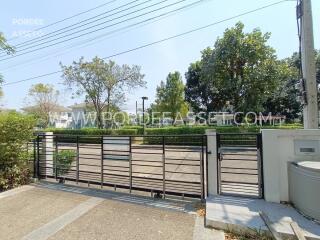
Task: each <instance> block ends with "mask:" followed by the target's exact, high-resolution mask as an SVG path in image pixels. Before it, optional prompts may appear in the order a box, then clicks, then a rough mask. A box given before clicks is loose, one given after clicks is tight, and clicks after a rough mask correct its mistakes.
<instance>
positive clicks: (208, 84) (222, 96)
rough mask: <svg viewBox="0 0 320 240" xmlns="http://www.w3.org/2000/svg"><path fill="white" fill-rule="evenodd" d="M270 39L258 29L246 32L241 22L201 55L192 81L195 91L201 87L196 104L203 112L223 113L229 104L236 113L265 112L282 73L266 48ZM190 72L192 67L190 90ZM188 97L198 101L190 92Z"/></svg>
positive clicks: (268, 35) (187, 76) (270, 50)
mask: <svg viewBox="0 0 320 240" xmlns="http://www.w3.org/2000/svg"><path fill="white" fill-rule="evenodd" d="M269 38H270V34H269V33H265V34H264V33H262V32H261V31H260V30H259V29H254V30H253V31H252V32H249V33H245V32H244V25H243V24H242V23H241V22H238V23H237V24H236V25H235V26H234V27H232V28H230V29H226V31H225V32H224V34H223V36H222V37H221V38H218V39H217V40H216V42H215V44H214V47H213V48H212V50H211V54H207V53H208V52H209V51H208V50H207V51H205V53H203V54H202V55H203V56H202V59H201V61H200V63H199V65H198V66H199V67H200V68H201V69H197V75H196V76H197V78H196V80H194V79H193V81H195V82H196V83H197V84H198V85H197V84H195V86H196V87H195V88H193V90H194V92H197V86H200V96H198V100H197V101H198V103H200V106H201V105H203V106H204V107H203V109H205V110H206V111H221V110H222V109H223V108H224V107H225V106H226V105H228V104H230V105H231V106H232V107H233V110H234V111H244V112H248V111H261V110H263V103H264V102H265V101H266V100H267V99H268V96H269V95H270V94H272V93H273V92H274V91H275V89H276V88H277V86H278V85H279V77H278V76H279V72H280V71H281V69H279V67H278V64H279V62H278V61H277V59H276V55H275V50H274V49H273V48H271V47H270V46H268V45H267V41H268V40H269ZM209 53H210V52H209ZM190 72H191V73H192V72H194V69H191V71H190V68H189V71H188V73H187V75H186V78H187V89H188V86H189V83H190V82H191V80H192V79H191V78H190V77H189V76H191V75H190ZM193 85H194V84H193ZM203 92H205V94H203ZM186 94H187V96H186V99H188V101H189V102H190V99H191V100H192V99H197V97H196V96H195V97H192V96H191V97H190V91H186ZM191 103H192V101H191ZM198 103H197V102H196V104H198Z"/></svg>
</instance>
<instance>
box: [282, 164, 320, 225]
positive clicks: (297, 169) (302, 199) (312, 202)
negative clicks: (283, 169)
mask: <svg viewBox="0 0 320 240" xmlns="http://www.w3.org/2000/svg"><path fill="white" fill-rule="evenodd" d="M288 168H289V169H288V174H289V196H290V201H291V202H292V203H293V205H294V206H295V207H296V208H297V209H298V210H300V211H301V212H302V213H304V214H305V215H307V216H309V217H311V218H313V219H315V220H317V221H320V162H319V161H318V162H317V161H304V162H290V163H289V164H288Z"/></svg>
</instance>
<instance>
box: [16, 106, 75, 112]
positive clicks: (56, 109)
mask: <svg viewBox="0 0 320 240" xmlns="http://www.w3.org/2000/svg"><path fill="white" fill-rule="evenodd" d="M38 108H39V105H34V106H29V107H24V108H21V110H23V111H25V112H32V111H35V110H36V109H38ZM51 112H71V110H70V108H66V107H64V106H60V105H53V106H52V111H51Z"/></svg>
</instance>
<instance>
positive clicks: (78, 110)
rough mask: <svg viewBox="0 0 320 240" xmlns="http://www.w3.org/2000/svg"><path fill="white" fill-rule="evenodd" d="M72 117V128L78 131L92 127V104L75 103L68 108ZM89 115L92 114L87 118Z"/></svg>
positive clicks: (93, 118)
mask: <svg viewBox="0 0 320 240" xmlns="http://www.w3.org/2000/svg"><path fill="white" fill-rule="evenodd" d="M69 108H70V109H71V115H72V128H75V129H79V128H83V127H94V126H95V121H94V120H95V117H94V115H93V112H94V111H92V109H93V104H90V103H75V104H74V105H72V106H69ZM89 114H92V115H90V116H89Z"/></svg>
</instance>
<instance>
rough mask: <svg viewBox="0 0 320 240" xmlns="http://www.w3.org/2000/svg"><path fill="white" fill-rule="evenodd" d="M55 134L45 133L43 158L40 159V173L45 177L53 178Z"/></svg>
mask: <svg viewBox="0 0 320 240" xmlns="http://www.w3.org/2000/svg"><path fill="white" fill-rule="evenodd" d="M53 138H54V136H53V132H45V133H43V139H42V152H41V154H42V156H41V158H40V163H39V164H40V173H41V175H44V176H53V175H54V174H53V173H54V171H53V167H54V166H53V153H54V147H53Z"/></svg>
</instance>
